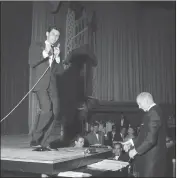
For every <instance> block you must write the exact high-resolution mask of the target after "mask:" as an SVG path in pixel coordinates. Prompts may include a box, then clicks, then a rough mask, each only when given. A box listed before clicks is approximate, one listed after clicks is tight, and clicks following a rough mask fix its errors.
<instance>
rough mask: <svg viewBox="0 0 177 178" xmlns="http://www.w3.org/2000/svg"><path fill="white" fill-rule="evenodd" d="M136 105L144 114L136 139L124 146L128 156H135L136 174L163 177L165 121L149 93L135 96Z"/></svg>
mask: <svg viewBox="0 0 177 178" xmlns="http://www.w3.org/2000/svg"><path fill="white" fill-rule="evenodd" d="M136 101H137V104H138V106H139V108H140V109H143V110H144V111H145V112H146V114H145V116H144V118H143V121H142V124H141V127H140V132H139V135H138V137H137V138H135V139H131V140H129V141H127V142H125V143H123V144H124V149H125V150H126V151H128V150H129V149H130V147H132V146H133V147H134V148H133V149H131V150H130V151H129V156H130V157H131V158H133V157H134V156H135V155H136V159H135V161H137V163H138V164H137V168H136V169H137V172H138V173H139V176H140V177H163V176H164V175H165V163H166V121H165V120H164V119H163V118H162V112H161V109H160V108H159V106H157V105H156V104H155V103H154V101H153V97H152V95H151V94H150V93H147V92H143V93H140V94H139V95H138V96H137V99H136Z"/></svg>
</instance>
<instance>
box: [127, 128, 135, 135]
mask: <svg viewBox="0 0 177 178" xmlns="http://www.w3.org/2000/svg"><path fill="white" fill-rule="evenodd" d="M127 132H128V135H135V130H134V128H133V127H129V128H128V131H127Z"/></svg>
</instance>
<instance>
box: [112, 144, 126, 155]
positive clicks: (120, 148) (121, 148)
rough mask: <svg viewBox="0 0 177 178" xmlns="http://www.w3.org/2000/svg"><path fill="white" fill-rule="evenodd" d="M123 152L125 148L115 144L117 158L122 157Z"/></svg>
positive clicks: (114, 151) (114, 152)
mask: <svg viewBox="0 0 177 178" xmlns="http://www.w3.org/2000/svg"><path fill="white" fill-rule="evenodd" d="M122 151H123V147H122V144H121V143H115V144H114V146H113V150H112V152H113V154H114V155H115V156H120V155H121V154H122Z"/></svg>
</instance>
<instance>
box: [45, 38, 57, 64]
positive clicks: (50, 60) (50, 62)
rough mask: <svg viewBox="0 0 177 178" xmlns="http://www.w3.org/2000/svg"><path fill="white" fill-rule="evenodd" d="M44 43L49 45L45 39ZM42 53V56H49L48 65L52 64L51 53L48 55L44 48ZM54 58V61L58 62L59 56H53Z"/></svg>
mask: <svg viewBox="0 0 177 178" xmlns="http://www.w3.org/2000/svg"><path fill="white" fill-rule="evenodd" d="M45 44H47V45H51V44H50V43H49V42H48V41H47V40H46V41H45ZM54 50H55V47H54ZM42 55H43V57H44V58H47V57H49V64H50V67H51V65H52V59H53V54H52V55H51V56H49V54H48V53H47V52H46V51H45V49H44V50H43V52H42ZM55 60H56V62H57V63H58V64H59V63H60V57H59V56H55Z"/></svg>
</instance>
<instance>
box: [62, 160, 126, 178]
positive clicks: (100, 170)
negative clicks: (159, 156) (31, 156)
mask: <svg viewBox="0 0 177 178" xmlns="http://www.w3.org/2000/svg"><path fill="white" fill-rule="evenodd" d="M128 165H129V163H128V162H123V161H116V160H111V159H110V160H109V159H105V160H102V161H99V162H97V163H94V164H90V165H87V166H84V167H82V168H79V169H76V170H73V172H72V173H73V174H72V173H71V172H69V173H65V174H66V175H70V174H72V175H73V176H72V177H74V176H76V177H77V175H80V176H79V177H92V176H93V177H95V176H96V177H127V176H128ZM65 174H63V173H62V174H60V175H59V176H62V177H63V175H64V176H65ZM68 177H70V176H68Z"/></svg>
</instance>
